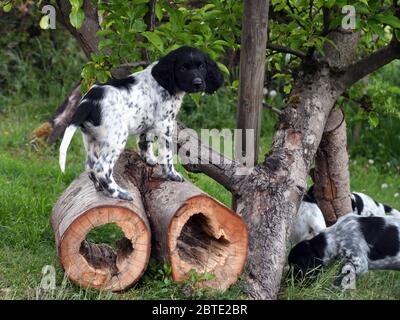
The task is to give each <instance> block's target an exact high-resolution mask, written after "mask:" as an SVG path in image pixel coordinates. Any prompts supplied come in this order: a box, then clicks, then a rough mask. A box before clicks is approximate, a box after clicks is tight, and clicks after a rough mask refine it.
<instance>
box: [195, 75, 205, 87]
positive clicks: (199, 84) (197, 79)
mask: <svg viewBox="0 0 400 320" xmlns="http://www.w3.org/2000/svg"><path fill="white" fill-rule="evenodd" d="M192 84H193V85H194V86H196V87H198V86H201V85H202V84H203V80H201V78H199V77H197V78H194V79H193V81H192Z"/></svg>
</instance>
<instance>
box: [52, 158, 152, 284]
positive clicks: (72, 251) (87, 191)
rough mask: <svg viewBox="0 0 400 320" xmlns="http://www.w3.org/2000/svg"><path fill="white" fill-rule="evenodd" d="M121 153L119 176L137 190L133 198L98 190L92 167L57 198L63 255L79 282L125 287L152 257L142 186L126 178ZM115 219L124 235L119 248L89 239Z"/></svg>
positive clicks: (54, 221)
mask: <svg viewBox="0 0 400 320" xmlns="http://www.w3.org/2000/svg"><path fill="white" fill-rule="evenodd" d="M122 163H124V159H121V162H119V163H118V164H117V165H116V167H115V168H114V169H115V171H114V177H115V178H116V181H117V182H118V183H119V184H120V185H121V186H124V187H125V188H126V189H127V190H129V192H130V193H131V194H132V195H133V196H134V201H133V202H127V201H122V200H118V199H113V198H110V197H107V196H106V195H104V194H103V193H102V192H97V191H96V189H95V188H94V185H93V183H92V181H91V180H90V179H89V177H88V173H87V172H84V173H82V174H81V175H80V176H79V177H78V178H77V179H76V180H75V181H73V182H72V184H71V185H70V186H69V187H68V188H67V190H65V192H64V193H63V194H62V196H61V197H60V198H59V199H58V201H57V203H56V204H55V206H54V208H53V212H52V217H51V225H52V227H53V230H54V233H55V240H56V246H57V250H58V256H59V259H60V262H61V265H62V267H63V268H64V270H65V271H66V273H67V275H68V277H69V278H70V279H71V280H72V281H73V282H75V283H77V284H79V285H81V286H83V287H86V288H89V287H90V288H94V289H101V290H107V291H108V290H111V291H121V290H124V289H127V288H128V287H129V286H131V285H132V284H133V283H135V282H136V281H137V280H138V279H140V277H141V276H142V274H143V273H144V271H145V270H146V267H147V264H148V260H149V257H150V237H151V232H150V227H149V223H148V220H147V217H146V214H145V210H144V207H143V203H142V201H141V196H140V193H139V190H138V189H137V188H136V187H135V185H134V184H133V183H132V181H131V180H129V179H127V178H126V172H124V170H125V168H124V166H122V165H121V164H122ZM105 224H115V225H117V226H118V227H119V228H120V229H121V230H122V232H123V233H124V237H123V238H122V239H120V240H118V241H117V242H116V247H117V249H114V248H112V247H111V246H109V245H106V244H94V243H91V242H89V241H87V240H85V238H86V236H87V235H88V233H89V232H90V231H91V230H92V229H94V228H96V227H98V226H101V225H105Z"/></svg>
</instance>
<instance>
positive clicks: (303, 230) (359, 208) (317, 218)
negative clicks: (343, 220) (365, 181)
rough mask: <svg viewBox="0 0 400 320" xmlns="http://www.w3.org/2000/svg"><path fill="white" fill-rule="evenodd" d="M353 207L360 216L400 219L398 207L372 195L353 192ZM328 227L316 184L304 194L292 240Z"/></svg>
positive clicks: (303, 237)
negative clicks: (387, 216)
mask: <svg viewBox="0 0 400 320" xmlns="http://www.w3.org/2000/svg"><path fill="white" fill-rule="evenodd" d="M351 204H352V209H353V212H354V213H355V214H358V215H360V216H364V217H369V216H381V217H382V216H383V217H384V216H386V215H390V216H393V217H396V218H399V219H400V212H399V211H397V210H396V209H394V208H392V207H390V206H388V205H385V204H382V203H379V202H377V201H376V200H374V199H372V198H371V197H370V196H368V195H366V194H364V193H361V192H353V193H352V194H351ZM325 228H326V224H325V219H324V216H323V214H322V211H321V210H320V209H319V207H318V205H317V202H316V200H315V197H314V186H311V187H310V188H309V190H308V191H307V193H305V194H304V196H303V200H302V202H301V204H300V207H299V210H298V213H297V219H296V222H295V223H294V224H293V227H292V232H291V235H290V242H291V243H292V244H296V243H298V242H300V241H303V240H309V239H311V238H313V237H314V236H315V235H317V234H318V233H319V232H321V231H322V230H324V229H325Z"/></svg>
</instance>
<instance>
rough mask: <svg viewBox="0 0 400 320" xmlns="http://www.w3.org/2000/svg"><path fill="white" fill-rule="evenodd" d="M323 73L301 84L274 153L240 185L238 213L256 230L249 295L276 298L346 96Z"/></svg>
mask: <svg viewBox="0 0 400 320" xmlns="http://www.w3.org/2000/svg"><path fill="white" fill-rule="evenodd" d="M327 71H328V70H327V69H325V68H322V69H321V70H318V71H317V72H315V73H313V74H311V75H308V76H305V77H303V78H302V79H301V80H300V79H299V80H298V83H297V84H296V85H295V88H296V89H295V91H294V92H293V93H292V94H291V97H290V99H289V101H290V102H289V105H288V106H287V107H286V109H284V113H283V114H282V116H281V122H280V127H279V130H278V131H277V133H276V135H275V138H274V142H273V148H272V152H271V154H270V155H269V156H268V157H267V158H266V160H265V162H264V163H263V164H260V165H258V166H256V168H255V169H254V171H253V173H252V174H251V175H250V176H248V177H246V179H245V180H244V181H243V182H242V183H241V184H240V190H239V191H238V193H237V194H236V199H237V200H236V201H237V204H238V205H237V212H238V213H239V214H240V215H241V216H243V217H244V219H245V221H246V223H247V226H248V228H249V230H250V242H249V258H248V269H249V276H248V279H247V292H248V294H249V296H250V297H251V298H253V299H276V297H277V294H278V292H279V288H280V283H281V277H282V272H283V266H284V265H285V257H286V245H287V240H288V236H289V232H290V230H291V228H292V222H293V221H294V220H295V217H296V214H297V210H298V206H299V203H300V199H301V197H302V195H303V193H304V192H305V189H306V177H307V173H308V171H309V168H310V165H311V163H312V161H313V157H314V154H315V152H316V150H317V148H318V145H319V142H320V139H321V136H322V132H323V130H324V127H325V123H326V120H327V118H328V115H329V112H330V110H331V108H332V107H333V105H334V103H335V100H336V98H337V97H338V96H339V94H340V92H338V91H337V90H336V89H334V86H333V83H332V82H331V79H330V78H329V73H328V72H327Z"/></svg>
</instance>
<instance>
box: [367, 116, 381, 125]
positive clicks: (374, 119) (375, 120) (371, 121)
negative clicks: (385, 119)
mask: <svg viewBox="0 0 400 320" xmlns="http://www.w3.org/2000/svg"><path fill="white" fill-rule="evenodd" d="M368 122H369V124H370V126H371V127H374V128H375V127H377V126H378V124H379V117H378V115H377V114H375V113H371V114H370V115H369V117H368Z"/></svg>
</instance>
